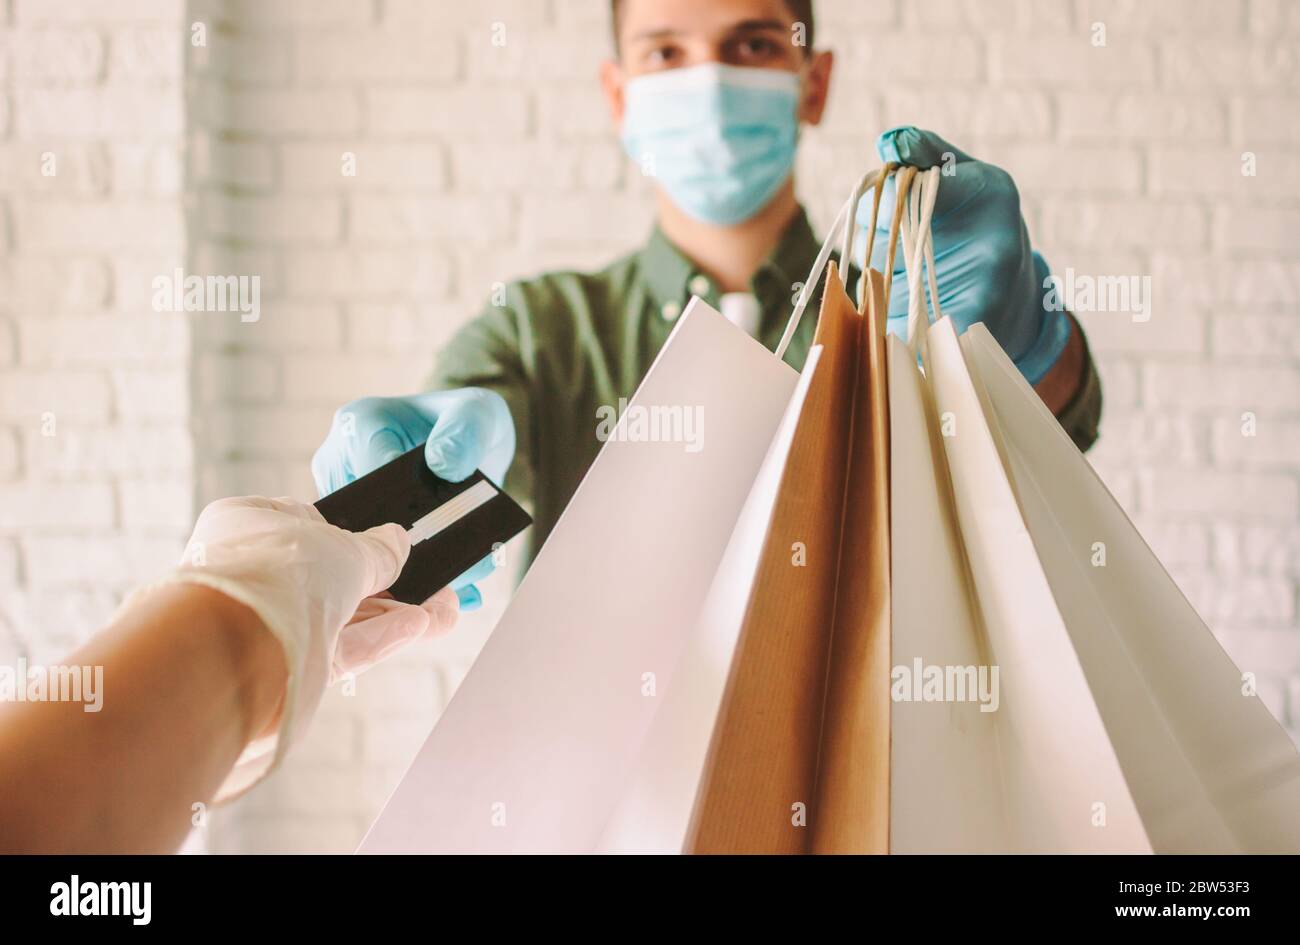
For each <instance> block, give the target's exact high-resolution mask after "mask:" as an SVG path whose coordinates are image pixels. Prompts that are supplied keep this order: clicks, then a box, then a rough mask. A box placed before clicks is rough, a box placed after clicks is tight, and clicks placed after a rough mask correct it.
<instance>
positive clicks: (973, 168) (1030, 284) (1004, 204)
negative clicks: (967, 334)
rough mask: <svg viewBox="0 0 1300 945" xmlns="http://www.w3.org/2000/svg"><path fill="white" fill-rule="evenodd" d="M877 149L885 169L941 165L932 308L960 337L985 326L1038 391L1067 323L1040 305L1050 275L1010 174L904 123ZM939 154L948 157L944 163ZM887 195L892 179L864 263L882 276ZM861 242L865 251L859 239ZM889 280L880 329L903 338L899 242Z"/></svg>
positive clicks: (889, 206) (863, 213) (865, 209)
mask: <svg viewBox="0 0 1300 945" xmlns="http://www.w3.org/2000/svg"><path fill="white" fill-rule="evenodd" d="M876 150H877V151H878V152H880V157H881V159H882V160H884V161H896V162H898V163H900V164H908V165H912V166H915V167H919V168H927V167H935V166H937V165H944V166H945V171H944V176H943V177H941V178H940V180H939V195H938V200H937V201H936V203H935V207H934V218H933V220H932V221H931V225H930V231H931V233H932V234H933V237H934V258H935V278H936V280H937V283H938V287H939V306H940V308H941V309H942V310H943V314H945V315H948V316H950V317H951V318H952V320H953V323H954V327H956V329H957V331H958V332H963V331H965V330H966V329H967V328H969V327H970V326H971V325H973V324H974V323H975V322H983V323H984V324H985V325H986V326H987V327H988V329H989V332H990V333H992V335H993V337H994V338H996V339H997V340H998V343H999V344H1001V345H1002V348H1003V350H1005V351H1006V353H1007V355H1008V356H1009V357H1010V358H1011V359H1012V360H1013V361H1015V363H1016V366H1017V367H1018V368H1020V373H1021V374H1023V375H1024V376H1025V379H1026V380H1028V381H1029V382H1030V383H1031V384H1034V383H1037V382H1038V381H1039V380H1041V379H1042V378H1043V376H1044V375H1045V374H1047V372H1048V371H1049V370H1051V368H1052V365H1054V364H1055V363H1056V361H1057V359H1058V358H1059V357H1060V356H1061V352H1062V351H1064V350H1065V345H1066V342H1067V341H1069V338H1070V320H1069V318H1068V317H1067V316H1066V314H1065V312H1063V311H1057V310H1055V309H1046V308H1044V307H1043V296H1044V294H1045V293H1046V292H1047V289H1046V287H1045V286H1044V285H1043V282H1044V280H1046V279H1047V277H1048V275H1049V273H1050V270H1049V269H1048V267H1047V263H1046V261H1044V259H1043V257H1042V256H1040V255H1039V254H1038V253H1036V252H1034V251H1033V248H1032V247H1031V246H1030V245H1029V231H1028V230H1027V229H1026V227H1025V219H1024V217H1023V216H1021V214H1020V194H1019V193H1018V192H1017V191H1016V185H1015V183H1014V182H1013V181H1012V180H1011V175H1009V174H1008V173H1007V172H1006V171H1004V170H1002V169H1001V168H999V167H994V166H993V165H992V164H985V163H984V162H983V161H977V160H975V159H974V158H972V157H970V156H969V155H967V154H964V153H962V152H961V151H959V150H957V149H956V148H954V147H953V146H952V145H950V144H948V143H947V142H946V141H944V140H943V139H942V138H940V137H939V136H938V135H935V134H932V133H930V132H928V131H922V130H920V129H919V128H913V127H911V126H910V125H908V126H902V127H899V128H892V129H890V130H889V131H886V132H885V133H884V134H882V135H881V136H880V138H879V139H878V140H877V141H876ZM945 154H950V155H951V157H949V158H947V159H945V157H944V155H945ZM894 197H895V186H894V179H893V178H891V179H890V180H889V181H888V182H887V183H886V184H885V188H884V192H883V193H882V194H881V198H880V213H879V216H878V217H877V219H876V223H877V227H878V228H877V231H876V242H875V247H874V249H873V251H872V259H871V265H872V266H873V267H874V268H875V269H877V270H880V271H884V268H885V253H886V249H887V247H886V245H885V244H886V243H887V242H888V238H889V224H890V221H891V220H892V219H893V214H894ZM857 220H858V224H859V225H860V226H861V227H864V228H865V227H868V226H870V225H871V198H870V192H868V195H867V198H866V199H864V200H863V201H862V203H861V204H860V205H859V208H858V218H857ZM859 239H861V240H862V245H863V246H865V244H866V240H865V238H864V237H863V236H860V237H859ZM893 280H894V283H893V288H892V289H891V290H890V296H889V324H888V327H889V331H891V332H893V333H894V334H896V335H898V336H899V337H903V336H905V335H906V334H907V302H908V300H907V275H906V272H905V270H904V266H903V251H902V240H901V239H900V240H899V248H898V251H897V255H895V257H894V273H893ZM922 290H923V291H925V290H924V283H923V284H922Z"/></svg>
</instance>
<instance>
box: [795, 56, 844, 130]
mask: <svg viewBox="0 0 1300 945" xmlns="http://www.w3.org/2000/svg"><path fill="white" fill-rule="evenodd" d="M834 65H835V54H834V53H833V52H831V51H830V50H829V49H827V50H823V51H821V52H814V53H813V54H812V55H811V56H810V57H809V60H808V68H807V70H806V71H805V73H804V80H803V91H802V95H803V98H802V99H801V101H800V102H799V120H800V121H801V122H804V123H805V124H809V125H819V124H821V120H822V113H823V112H825V111H826V100H827V98H828V97H829V96H830V91H831V68H832V66H834Z"/></svg>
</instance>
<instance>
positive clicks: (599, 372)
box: [312, 0, 1101, 609]
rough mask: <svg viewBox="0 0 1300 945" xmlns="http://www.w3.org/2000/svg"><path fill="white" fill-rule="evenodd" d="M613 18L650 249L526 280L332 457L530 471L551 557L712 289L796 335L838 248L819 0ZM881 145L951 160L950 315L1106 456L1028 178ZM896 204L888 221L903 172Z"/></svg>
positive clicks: (936, 229)
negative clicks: (810, 157) (795, 325)
mask: <svg viewBox="0 0 1300 945" xmlns="http://www.w3.org/2000/svg"><path fill="white" fill-rule="evenodd" d="M613 13H614V18H613V20H614V27H615V40H616V48H617V59H615V60H611V61H608V62H605V63H604V64H603V65H602V68H601V72H600V81H601V86H602V88H603V90H604V93H605V98H606V100H607V101H608V104H609V108H610V114H611V116H612V118H613V121H614V125H615V127H616V128H617V129H618V130H619V133H620V135H621V138H622V140H623V143H624V146H625V149H626V150H627V152H628V154H629V156H630V157H631V158H632V159H633V160H634V161H636V163H637V164H638V166H639V167H640V168H641V169H642V170H643V171H644V172H645V173H647V174H649V175H651V176H652V179H653V181H654V184H655V204H656V210H657V225H656V227H655V229H654V231H653V233H652V234H651V235H650V239H649V241H648V242H647V243H646V244H645V245H644V246H643V247H642V248H641V249H639V250H637V251H636V252H634V253H632V254H631V255H628V256H625V257H623V258H622V259H619V260H617V261H616V262H614V263H613V264H611V265H610V266H608V267H607V268H605V269H603V270H601V271H599V272H596V273H577V272H553V273H547V274H545V275H542V276H540V277H537V278H534V279H529V280H525V281H520V282H515V283H512V284H511V285H509V286H508V287H507V290H506V297H505V304H504V305H489V306H487V307H486V308H485V309H484V311H483V312H482V313H481V314H480V315H479V316H478V317H477V318H476V319H474V320H473V321H472V322H470V323H469V324H468V325H466V326H465V327H464V328H463V329H462V330H461V331H460V332H459V334H457V335H456V337H455V338H454V339H453V340H452V341H451V343H450V344H449V345H448V347H447V348H446V349H445V350H444V351H443V352H442V356H441V357H440V359H439V361H438V364H437V367H436V369H435V371H434V373H433V376H432V377H431V379H430V383H429V388H430V390H431V391H432V393H427V394H417V395H414V396H410V397H400V398H367V399H364V400H361V401H356V402H354V403H351V404H348V405H347V406H345V407H343V408H341V410H340V411H339V413H338V415H337V417H336V421H335V423H334V426H333V429H331V431H330V434H329V436H328V437H327V439H326V440H325V442H324V444H323V445H322V446H321V447H320V449H319V450H318V451H317V453H316V455H315V457H314V459H313V462H312V470H313V474H314V476H315V478H316V483H317V486H318V487H319V488H320V490H321V492H322V493H326V492H329V491H332V490H333V489H336V488H338V487H340V486H342V485H344V484H346V483H347V482H350V481H351V480H352V479H354V478H355V477H357V476H360V475H363V474H364V473H366V472H368V471H370V470H371V469H374V468H375V467H377V466H379V465H381V464H383V463H385V462H387V461H388V460H390V459H393V458H395V457H396V456H397V455H399V454H400V453H401V452H403V451H405V450H408V449H412V448H414V447H416V446H418V445H420V444H421V443H424V444H425V455H426V458H427V461H428V463H429V467H430V469H432V470H433V471H434V472H435V473H437V474H439V475H441V476H444V477H446V478H448V479H453V480H459V479H463V478H464V477H465V476H467V475H469V473H470V472H472V471H473V470H474V468H476V467H478V466H481V467H482V468H483V470H484V472H485V473H487V475H489V476H490V477H491V478H493V479H495V480H497V481H498V482H500V481H501V480H502V479H503V477H504V476H505V474H506V472H507V469H509V480H508V481H507V482H506V487H507V488H508V489H509V490H510V491H511V492H513V493H514V494H515V495H517V496H519V497H520V498H521V499H525V500H531V502H532V505H533V514H534V520H535V523H536V524H535V528H534V529H533V535H532V548H533V549H536V548H537V547H540V545H541V543H542V542H543V541H544V540H545V538H546V536H547V534H549V532H550V530H551V529H552V528H553V527H554V525H555V523H556V521H557V519H558V518H559V515H560V513H561V512H562V511H563V509H564V507H565V505H566V504H567V503H568V501H569V499H570V497H571V496H572V495H573V492H574V490H575V489H576V488H577V485H578V483H579V482H580V481H581V479H582V476H583V474H584V473H585V472H586V470H587V468H588V467H589V466H590V464H591V462H592V460H593V459H594V458H595V456H596V454H597V452H599V449H600V446H601V443H600V441H599V440H598V439H597V437H596V426H597V419H598V413H597V411H598V408H600V407H602V406H603V405H609V404H616V403H618V400H619V398H620V397H630V396H631V395H632V393H633V392H634V391H635V389H636V387H637V385H638V384H639V383H640V381H641V379H642V377H643V376H644V374H645V372H646V370H647V369H648V368H649V366H650V363H651V362H652V361H653V360H654V357H655V355H656V354H657V352H658V351H659V349H660V347H661V346H662V345H663V343H664V341H665V340H666V339H667V337H668V335H669V333H670V332H671V331H672V328H673V323H674V321H675V319H676V318H677V317H678V316H679V315H680V314H681V311H682V309H683V307H684V305H685V304H686V302H687V301H688V299H689V298H690V296H691V295H698V296H700V297H701V298H703V299H704V300H705V301H707V302H709V303H710V304H711V305H713V306H715V307H717V308H719V309H720V310H721V311H722V312H723V314H724V315H726V316H727V317H728V318H730V319H731V320H732V321H733V322H735V323H736V324H738V325H739V326H741V327H742V328H744V329H745V330H746V331H749V332H750V333H751V334H753V335H754V336H756V337H757V338H758V339H759V340H761V341H762V342H763V343H764V344H765V345H767V346H768V347H769V348H775V346H776V344H777V341H778V339H779V338H780V336H781V332H782V330H783V328H784V326H785V324H786V320H787V318H788V317H789V314H790V310H791V308H792V300H793V297H794V295H795V286H796V284H798V283H802V282H803V280H804V279H806V278H807V276H808V272H809V269H810V268H811V266H812V262H813V259H814V257H815V256H816V254H817V251H818V248H819V241H818V239H817V237H816V236H815V235H814V234H813V232H812V229H811V227H810V226H809V223H808V219H807V217H806V216H805V214H804V211H803V209H802V208H801V207H800V206H799V204H798V202H797V201H796V199H795V188H794V178H793V174H792V168H793V166H794V157H795V146H796V142H797V132H798V126H799V125H800V124H807V125H816V124H818V123H819V122H820V121H821V118H822V113H823V110H824V109H825V106H826V101H827V95H828V92H829V88H830V80H831V72H832V66H833V57H832V54H831V53H830V52H824V51H823V52H818V51H815V49H814V46H813V41H814V36H815V30H814V21H813V10H812V3H811V0H614V3H613ZM877 147H878V150H879V151H880V154H881V158H882V159H883V160H895V161H900V162H902V163H905V164H913V165H917V166H920V167H931V166H935V165H938V164H943V165H945V176H944V177H943V178H942V186H941V188H940V191H939V201H938V204H937V205H936V208H935V215H934V221H933V225H932V231H933V236H934V249H935V257H936V274H937V278H938V286H939V290H940V301H941V306H942V309H943V311H944V312H945V314H947V315H949V316H950V317H952V319H953V320H954V322H956V323H957V326H958V328H959V330H964V329H965V328H966V327H967V326H969V325H970V324H972V323H974V322H977V321H983V322H985V323H986V325H987V326H988V328H989V330H990V331H991V332H992V334H993V336H994V337H995V338H997V339H998V341H999V342H1000V343H1001V344H1002V346H1003V348H1004V349H1005V350H1006V351H1007V353H1008V354H1009V355H1010V356H1011V357H1012V359H1013V360H1015V362H1016V364H1017V365H1018V366H1019V367H1020V369H1021V371H1022V373H1024V375H1025V377H1026V378H1027V379H1028V380H1029V381H1030V382H1031V383H1032V384H1034V386H1035V389H1036V390H1037V391H1038V393H1039V395H1040V396H1041V397H1042V398H1043V400H1044V402H1045V403H1046V404H1047V406H1048V407H1049V408H1051V409H1052V411H1053V412H1054V413H1055V414H1056V415H1057V417H1058V418H1059V419H1060V420H1061V423H1062V425H1063V426H1064V427H1065V429H1066V430H1067V431H1068V432H1069V433H1070V435H1071V436H1072V437H1073V438H1074V440H1075V442H1076V443H1077V444H1078V445H1079V446H1080V448H1083V449H1086V448H1087V447H1088V446H1089V445H1091V443H1092V441H1093V440H1094V439H1095V438H1096V426H1097V421H1098V417H1099V415H1100V410H1101V389H1100V384H1099V382H1098V380H1097V374H1096V371H1095V370H1094V368H1093V366H1092V363H1091V360H1090V358H1089V357H1088V352H1087V347H1086V344H1085V342H1084V339H1083V334H1082V331H1081V329H1080V328H1079V325H1078V323H1077V322H1075V320H1074V319H1073V318H1072V317H1071V316H1070V315H1068V314H1067V313H1064V312H1060V311H1055V310H1049V308H1047V307H1045V306H1044V305H1043V295H1044V291H1045V289H1044V280H1045V279H1046V277H1047V275H1048V269H1047V265H1046V263H1045V262H1043V260H1042V258H1041V257H1040V256H1038V255H1037V254H1036V253H1034V252H1033V250H1032V248H1031V247H1030V245H1029V238H1028V233H1027V231H1026V228H1025V224H1024V220H1023V218H1022V217H1021V214H1020V203H1019V197H1018V194H1017V192H1016V189H1015V185H1014V184H1013V183H1012V181H1011V179H1010V177H1009V176H1008V175H1007V174H1006V173H1005V172H1004V171H1001V170H1000V169H998V168H995V167H992V166H990V165H988V164H984V163H983V162H980V161H977V160H974V159H973V158H971V157H969V156H968V155H966V154H964V153H962V152H961V151H959V150H957V149H956V148H953V147H951V146H950V145H948V144H946V143H945V142H944V141H943V140H941V139H940V138H938V137H936V136H934V135H932V134H929V133H926V132H921V131H918V130H917V129H915V128H898V129H894V130H892V131H888V132H886V133H885V134H884V135H882V136H881V138H880V140H879V142H878V143H877ZM949 167H950V168H951V170H952V173H951V174H948V173H947V169H948V168H949ZM862 170H866V168H863V169H862ZM850 183H851V182H850V181H847V180H846V181H845V188H846V190H847V188H848V186H849V184H850ZM885 197H886V201H887V203H886V204H885V205H882V207H881V212H880V219H881V220H882V221H886V226H887V221H888V220H889V219H890V216H891V211H890V209H889V205H892V202H893V189H892V182H891V187H890V188H889V189H887V192H886V195H885ZM864 203H865V204H866V205H867V206H866V208H864V209H866V210H868V211H869V208H870V200H869V199H868V200H867V201H864ZM860 219H861V218H860ZM885 242H886V240H885V239H883V236H882V238H879V239H877V240H876V248H875V258H874V259H873V264H874V265H875V267H876V268H878V269H883V267H884V252H885V246H884V245H883V244H884V243H885ZM893 278H894V286H893V290H892V293H891V309H890V321H889V325H890V330H891V331H895V332H898V333H900V334H901V333H904V332H905V323H906V318H905V314H906V311H907V286H906V280H905V277H904V274H903V271H902V254H901V253H900V254H899V256H898V259H897V260H896V264H895V271H894V274H893ZM816 304H817V302H816V298H815V297H814V300H813V302H812V307H813V310H814V312H815V310H816V308H815V307H816ZM815 321H816V319H815V318H812V317H807V318H805V319H803V322H802V324H801V325H800V328H799V331H798V333H797V334H796V336H795V337H794V339H793V341H792V343H791V345H790V347H789V348H788V350H787V352H786V355H785V357H786V360H787V361H789V363H790V364H792V365H793V366H794V367H796V368H798V367H801V366H802V364H803V362H804V359H805V357H806V355H807V352H808V349H809V346H810V343H811V340H812V335H813V329H814V327H815ZM512 458H513V465H512V464H511V461H512ZM487 570H490V563H485V564H484V565H481V566H479V567H477V568H475V569H473V570H472V571H471V572H469V573H467V574H466V575H464V576H462V578H461V579H460V580H459V581H458V582H456V584H455V585H453V586H456V587H457V588H458V591H457V593H458V595H459V596H460V600H461V605H462V609H472V608H473V607H475V606H477V605H478V603H479V602H480V598H479V595H478V591H477V590H476V589H475V588H474V587H473V584H472V581H473V580H474V579H475V578H477V577H481V576H483V575H484V574H485V573H486V571H487Z"/></svg>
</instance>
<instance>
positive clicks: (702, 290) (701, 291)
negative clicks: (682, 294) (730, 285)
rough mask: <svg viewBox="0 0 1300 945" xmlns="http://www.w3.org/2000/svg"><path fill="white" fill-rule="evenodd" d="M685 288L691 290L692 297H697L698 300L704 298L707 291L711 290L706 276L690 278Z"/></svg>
mask: <svg viewBox="0 0 1300 945" xmlns="http://www.w3.org/2000/svg"><path fill="white" fill-rule="evenodd" d="M687 288H689V289H690V290H691V294H692V295H698V296H699V297H700V298H704V297H705V296H706V295H708V294H709V289H710V288H712V286H710V285H709V277H708V276H692V277H691V281H690V282H689V283H687Z"/></svg>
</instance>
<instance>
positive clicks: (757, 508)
mask: <svg viewBox="0 0 1300 945" xmlns="http://www.w3.org/2000/svg"><path fill="white" fill-rule="evenodd" d="M821 351H822V349H821V348H820V347H814V348H813V349H812V350H811V351H809V352H808V358H807V360H806V361H805V362H804V366H803V371H802V372H801V373H800V377H799V384H798V386H797V387H796V388H795V392H794V395H793V396H792V397H791V398H790V404H789V406H788V407H787V409H786V412H785V416H784V417H782V419H781V423H780V426H779V427H778V429H777V432H776V436H775V437H774V438H773V440H772V445H771V447H770V448H769V450H768V452H767V456H766V457H765V458H764V460H763V464H762V466H761V467H760V469H759V471H758V476H757V477H756V479H755V481H754V487H753V489H751V490H750V493H749V497H748V498H747V499H746V500H745V506H744V508H743V509H742V510H741V513H740V517H739V519H738V520H737V523H736V528H735V531H733V532H732V535H731V540H730V541H729V542H728V543H727V549H726V552H725V554H724V555H723V557H722V563H721V564H720V565H719V567H718V572H717V575H716V576H715V578H714V580H713V585H712V587H711V588H710V589H709V594H708V596H707V598H706V599H705V601H704V606H703V608H702V609H701V611H700V615H699V619H698V621H697V622H696V625H695V626H694V627H693V628H692V630H691V633H690V634H689V636H688V638H687V642H686V645H685V647H684V649H683V652H682V658H681V660H680V665H679V666H678V667H677V670H676V672H675V673H674V674H673V684H672V686H671V687H670V688H669V689H668V690H667V691H666V692H665V693H663V695H662V706H661V707H660V709H659V711H658V713H657V714H656V715H655V719H654V723H653V725H652V726H651V728H650V733H649V735H648V736H647V737H646V740H645V743H644V745H643V747H642V750H641V755H640V757H639V759H638V761H637V765H636V768H635V771H634V773H633V775H632V777H631V778H630V780H629V781H628V783H627V786H626V787H625V789H624V791H623V796H622V798H621V800H620V802H619V804H618V807H617V808H616V809H615V811H614V813H613V814H612V815H611V817H610V820H609V823H608V824H607V826H606V828H605V831H604V834H603V835H602V837H601V842H600V845H599V851H600V852H602V853H680V852H682V849H683V846H684V845H685V843H686V838H687V833H688V830H689V829H690V825H691V811H692V808H693V807H694V804H695V797H696V791H697V789H698V787H699V784H700V778H701V775H702V774H703V771H704V764H705V757H706V755H707V754H708V750H709V738H710V736H711V735H712V734H713V727H714V723H715V721H716V719H717V717H718V709H719V707H720V706H721V704H722V696H723V690H724V689H725V688H726V685H727V674H728V672H729V671H730V669H731V661H732V658H733V656H734V654H735V651H736V642H737V640H738V639H739V636H740V628H741V624H742V622H743V621H744V617H745V609H746V607H747V605H748V603H749V598H750V592H751V589H752V587H753V583H754V575H755V574H756V573H757V571H758V564H759V558H760V555H761V554H762V551H763V541H764V538H765V536H766V535H767V530H768V525H769V523H770V522H771V519H772V509H773V506H774V505H775V504H776V496H777V490H778V488H779V487H780V485H781V477H782V473H783V472H784V470H785V466H786V459H787V458H788V457H789V454H790V447H791V445H792V444H793V442H794V435H795V429H796V427H797V426H798V422H799V415H800V413H801V412H802V411H803V406H804V402H805V399H806V398H807V396H808V388H809V385H810V384H811V383H812V378H813V374H814V372H815V371H816V370H817V363H818V359H819V357H820V355H821Z"/></svg>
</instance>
